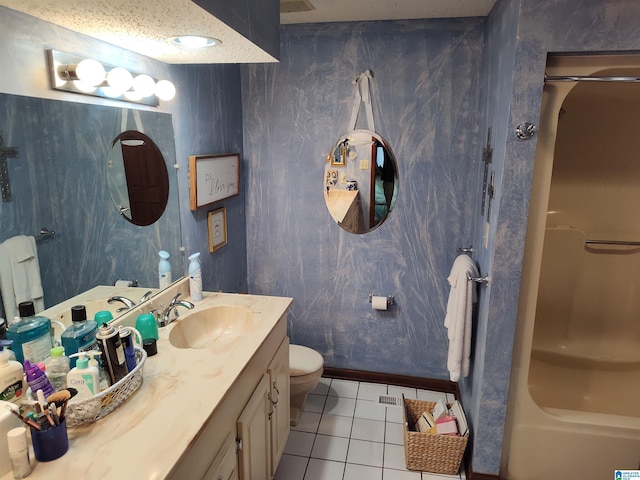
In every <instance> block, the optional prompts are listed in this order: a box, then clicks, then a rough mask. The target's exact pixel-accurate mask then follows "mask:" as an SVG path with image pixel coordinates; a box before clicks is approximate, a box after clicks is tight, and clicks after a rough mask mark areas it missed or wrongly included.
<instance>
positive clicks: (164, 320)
mask: <svg viewBox="0 0 640 480" xmlns="http://www.w3.org/2000/svg"><path fill="white" fill-rule="evenodd" d="M180 295H182V294H181V293H178V294H176V296H175V297H173V298H172V299H171V302H169V305H168V306H167V308H165V309H164V310H158V311H157V312H158V313H159V318H158V326H159V327H166V326H167V325H169V324H170V323H171V322H173V321H174V320H175V319H176V318H178V311H177V307H184V308H186V309H188V310H191V309H192V308H195V305H194V304H193V303H191V302H189V301H188V300H178V297H180ZM174 311H175V315H174V317H173V318H171V312H174Z"/></svg>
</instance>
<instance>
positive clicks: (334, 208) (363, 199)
mask: <svg viewBox="0 0 640 480" xmlns="http://www.w3.org/2000/svg"><path fill="white" fill-rule="evenodd" d="M397 195H398V168H397V165H396V159H395V157H394V155H393V152H392V151H391V148H390V147H389V145H388V144H387V142H386V141H385V140H384V139H383V138H382V137H381V136H380V135H378V134H377V133H375V132H372V131H370V130H353V131H351V132H349V133H347V134H346V135H343V136H342V137H340V138H339V139H338V141H337V142H336V143H335V144H334V145H333V146H332V147H331V150H330V151H329V155H328V156H327V160H326V164H325V169H324V200H325V203H326V205H327V209H328V210H329V213H330V214H331V217H332V218H333V220H334V221H335V222H336V223H337V224H338V225H339V226H340V227H341V228H342V229H344V230H345V231H347V232H350V233H367V232H370V231H372V230H374V229H376V228H378V227H379V226H380V225H382V223H383V222H384V221H385V220H386V219H387V217H388V216H389V214H390V213H391V211H392V210H393V208H394V206H395V203H396V198H397Z"/></svg>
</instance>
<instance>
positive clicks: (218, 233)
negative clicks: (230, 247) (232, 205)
mask: <svg viewBox="0 0 640 480" xmlns="http://www.w3.org/2000/svg"><path fill="white" fill-rule="evenodd" d="M207 223H208V225H209V252H210V253H213V252H215V251H216V250H218V249H219V248H222V247H224V246H225V245H226V244H227V209H226V208H225V207H222V208H219V209H218V210H214V211H212V212H209V213H208V215H207Z"/></svg>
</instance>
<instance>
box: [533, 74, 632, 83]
mask: <svg viewBox="0 0 640 480" xmlns="http://www.w3.org/2000/svg"><path fill="white" fill-rule="evenodd" d="M544 81H545V83H546V82H627V83H637V82H640V77H589V76H587V75H555V76H554V75H546V74H545V76H544Z"/></svg>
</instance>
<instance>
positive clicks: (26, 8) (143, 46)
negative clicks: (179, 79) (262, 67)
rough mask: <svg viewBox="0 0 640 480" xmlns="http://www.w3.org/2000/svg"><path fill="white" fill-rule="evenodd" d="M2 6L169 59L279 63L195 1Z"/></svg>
mask: <svg viewBox="0 0 640 480" xmlns="http://www.w3.org/2000/svg"><path fill="white" fill-rule="evenodd" d="M0 5H3V6H5V7H8V8H11V9H13V10H17V11H19V12H23V13H27V14H29V15H32V16H34V17H37V18H40V19H42V20H45V21H47V22H51V23H54V24H56V25H60V26H62V27H65V28H68V29H69V30H73V31H75V32H79V33H83V34H85V35H88V36H90V37H94V38H97V39H99V40H103V41H105V42H108V43H110V44H112V45H117V46H119V47H122V48H126V49H127V50H131V51H133V52H136V53H139V54H141V55H145V56H148V57H151V58H155V59H156V60H161V61H163V62H166V63H262V62H275V61H276V59H274V58H273V57H272V56H271V55H269V54H267V53H265V52H263V51H262V50H261V49H260V48H258V47H256V46H255V45H254V44H253V43H251V42H249V41H248V40H247V39H246V38H244V37H243V36H242V35H240V34H239V33H236V32H235V30H233V29H231V28H229V27H228V26H226V25H225V24H224V23H222V22H221V21H220V20H218V19H217V18H216V17H214V16H213V15H211V14H210V13H208V12H207V11H206V10H204V9H202V8H201V7H199V6H198V5H196V4H195V3H193V2H192V1H190V0H154V1H153V2H132V1H131V0H55V1H43V0H0ZM175 35H205V36H210V37H214V38H217V39H218V40H221V41H222V45H220V46H218V47H208V48H203V49H198V50H190V49H188V48H185V47H180V46H177V45H174V44H172V43H170V42H169V41H168V40H167V39H168V38H169V37H171V36H175Z"/></svg>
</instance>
